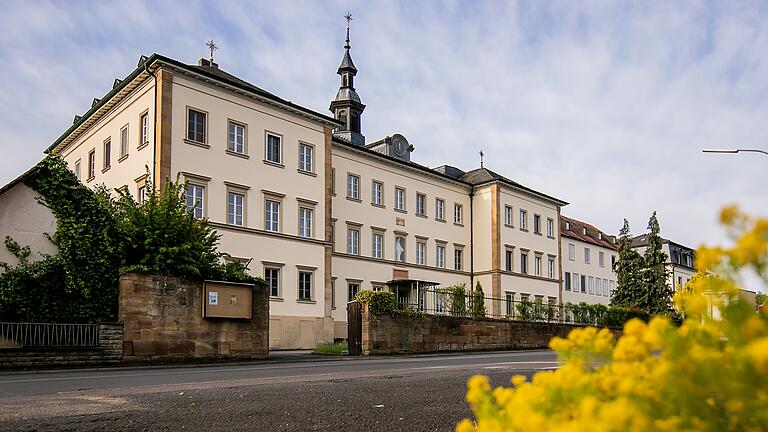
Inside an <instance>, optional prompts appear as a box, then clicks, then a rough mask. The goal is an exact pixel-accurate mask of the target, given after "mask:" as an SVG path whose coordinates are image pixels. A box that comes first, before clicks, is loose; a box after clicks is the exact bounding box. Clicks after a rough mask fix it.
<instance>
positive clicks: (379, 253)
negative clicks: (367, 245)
mask: <svg viewBox="0 0 768 432" xmlns="http://www.w3.org/2000/svg"><path fill="white" fill-rule="evenodd" d="M383 249H384V236H383V235H382V234H380V233H373V236H372V237H371V256H372V257H374V258H382V257H383V256H384V250H383Z"/></svg>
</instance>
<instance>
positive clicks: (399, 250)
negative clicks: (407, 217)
mask: <svg viewBox="0 0 768 432" xmlns="http://www.w3.org/2000/svg"><path fill="white" fill-rule="evenodd" d="M395 261H397V262H405V237H401V236H397V237H395Z"/></svg>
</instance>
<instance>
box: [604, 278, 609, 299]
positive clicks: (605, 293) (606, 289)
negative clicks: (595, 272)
mask: <svg viewBox="0 0 768 432" xmlns="http://www.w3.org/2000/svg"><path fill="white" fill-rule="evenodd" d="M603 295H604V296H606V297H608V279H603Z"/></svg>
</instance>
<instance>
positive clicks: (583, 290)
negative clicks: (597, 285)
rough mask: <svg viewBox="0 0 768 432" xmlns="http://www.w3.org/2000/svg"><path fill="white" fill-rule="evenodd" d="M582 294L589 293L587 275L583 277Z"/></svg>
mask: <svg viewBox="0 0 768 432" xmlns="http://www.w3.org/2000/svg"><path fill="white" fill-rule="evenodd" d="M579 286H580V287H581V292H583V293H585V292H587V277H586V276H585V275H581V285H579Z"/></svg>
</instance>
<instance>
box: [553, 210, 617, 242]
mask: <svg viewBox="0 0 768 432" xmlns="http://www.w3.org/2000/svg"><path fill="white" fill-rule="evenodd" d="M584 228H586V229H587V233H586V235H585V234H584ZM560 234H562V235H563V236H565V237H570V238H572V239H575V240H581V241H583V242H585V243H592V244H593V245H597V246H602V247H604V248H606V249H611V250H618V249H619V245H618V244H616V243H615V240H616V237H615V236H612V235H609V234H606V233H605V232H603V231H601V230H599V229H597V228H596V227H595V226H594V225H591V224H588V223H586V222H582V221H580V220H577V219H573V218H569V217H566V216H563V215H560Z"/></svg>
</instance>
